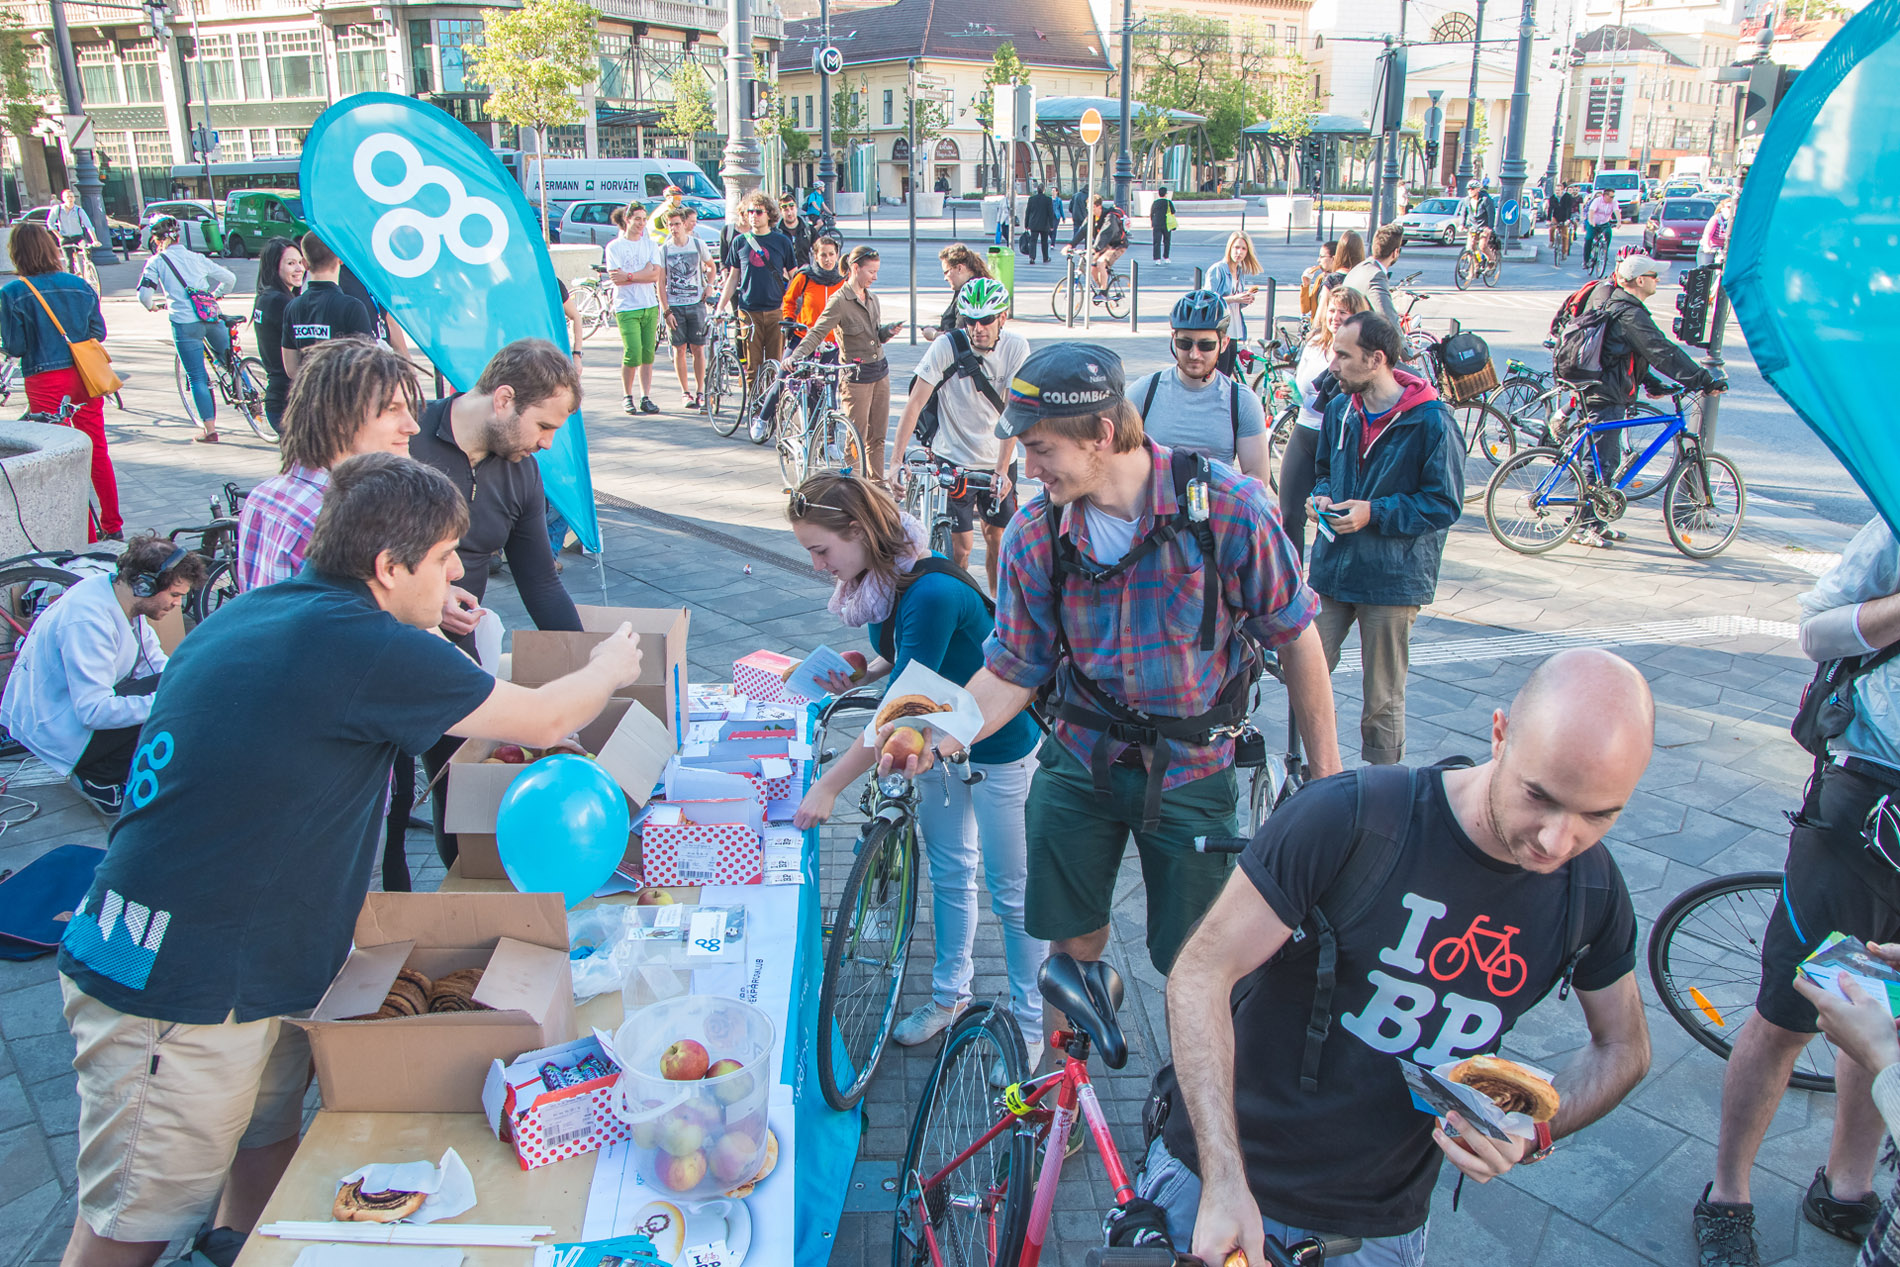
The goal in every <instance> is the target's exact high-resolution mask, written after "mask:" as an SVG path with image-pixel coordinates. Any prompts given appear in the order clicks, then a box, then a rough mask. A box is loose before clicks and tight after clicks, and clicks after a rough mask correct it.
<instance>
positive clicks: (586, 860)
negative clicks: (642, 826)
mask: <svg viewBox="0 0 1900 1267" xmlns="http://www.w3.org/2000/svg"><path fill="white" fill-rule="evenodd" d="M632 826H633V820H632V818H631V816H630V815H629V814H628V812H627V798H626V797H625V796H623V795H622V794H621V791H620V787H619V785H618V784H616V783H615V782H614V781H613V779H612V778H610V777H609V776H608V774H607V772H606V771H605V770H603V769H601V768H600V766H599V765H598V764H596V763H595V762H594V761H593V760H592V759H591V758H589V757H583V756H578V755H576V754H573V753H568V754H566V755H563V756H558V757H547V758H544V759H542V760H540V761H537V762H535V763H534V764H533V765H531V766H529V767H528V769H527V770H526V771H525V772H523V773H522V774H521V776H520V777H518V778H517V779H516V780H515V781H514V782H513V783H510V784H509V785H508V790H507V791H506V792H504V793H503V794H502V798H501V812H500V813H499V814H498V815H497V816H496V819H495V844H496V847H497V848H498V849H499V851H500V853H501V865H502V869H503V870H504V871H506V872H507V873H508V880H509V883H511V884H513V885H514V886H515V888H517V889H519V890H520V891H521V892H523V893H559V894H561V896H562V897H563V898H565V899H566V901H567V909H568V910H570V911H571V910H573V909H574V908H575V907H576V906H578V905H580V904H581V903H582V902H583V901H585V900H587V899H588V898H589V897H591V896H593V893H594V890H595V889H598V888H599V887H600V886H601V885H603V884H605V883H606V882H607V877H608V876H610V875H612V874H613V872H614V868H615V867H617V866H619V865H620V860H621V859H622V858H623V857H625V856H626V853H627V833H628V831H629V830H630V829H631V828H632Z"/></svg>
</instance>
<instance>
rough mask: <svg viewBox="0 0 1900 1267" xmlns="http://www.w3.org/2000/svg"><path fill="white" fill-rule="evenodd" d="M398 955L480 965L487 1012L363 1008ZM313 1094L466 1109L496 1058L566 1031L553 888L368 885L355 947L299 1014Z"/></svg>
mask: <svg viewBox="0 0 1900 1267" xmlns="http://www.w3.org/2000/svg"><path fill="white" fill-rule="evenodd" d="M405 965H407V966H410V967H413V968H415V969H416V970H417V971H419V972H421V973H424V974H425V975H427V976H428V977H430V978H431V979H434V978H436V977H440V976H442V975H444V974H446V973H449V972H453V971H455V970H456V969H458V968H481V969H482V970H483V971H482V979H481V982H480V984H479V985H477V986H476V988H475V995H474V997H475V1001H476V1002H477V1003H483V1004H486V1005H487V1006H489V1007H490V1008H493V1009H494V1010H493V1011H488V1012H444V1013H431V1014H425V1015H422V1016H403V1017H395V1018H392V1019H389V1020H380V1021H363V1020H349V1019H346V1018H348V1017H354V1016H365V1015H372V1014H374V1013H375V1012H376V1011H377V1009H378V1008H380V1007H382V1004H383V998H384V997H385V996H386V995H387V994H388V993H389V987H390V986H391V985H393V984H394V983H395V980H396V973H397V971H398V970H399V969H401V968H402V967H404V966H405ZM294 1024H297V1025H299V1026H301V1027H302V1028H303V1029H305V1030H307V1031H309V1034H310V1049H311V1054H312V1055H313V1056H314V1057H315V1058H316V1066H317V1082H318V1084H319V1085H320V1086H321V1087H322V1088H323V1105H324V1107H325V1108H327V1109H336V1110H341V1111H344V1112H355V1113H474V1112H479V1111H480V1110H481V1105H482V1084H483V1082H484V1080H485V1079H486V1078H487V1077H488V1071H489V1068H490V1066H491V1065H492V1064H493V1063H494V1062H495V1061H496V1060H497V1059H500V1060H503V1061H509V1060H512V1059H514V1057H515V1056H516V1055H517V1054H518V1053H520V1052H523V1051H527V1050H529V1049H532V1048H539V1047H548V1046H552V1045H553V1044H556V1043H565V1042H569V1041H572V1040H573V1038H574V1036H575V1022H574V982H573V976H572V974H571V973H570V972H569V970H568V960H567V911H566V909H565V908H564V906H563V903H562V900H561V895H560V894H558V893H371V894H369V895H368V896H367V897H366V898H365V900H364V902H363V910H362V913H361V914H360V915H358V916H357V920H356V933H355V946H354V948H353V949H352V950H351V951H350V957H349V958H348V959H346V960H344V962H343V967H342V968H341V969H340V970H339V971H338V972H337V975H336V979H335V980H334V981H332V982H331V983H330V988H329V989H328V990H327V991H325V992H324V995H323V999H322V1001H321V1002H319V1003H318V1004H317V1006H316V1010H315V1011H313V1012H312V1013H311V1014H310V1017H309V1019H308V1020H300V1021H296V1022H294Z"/></svg>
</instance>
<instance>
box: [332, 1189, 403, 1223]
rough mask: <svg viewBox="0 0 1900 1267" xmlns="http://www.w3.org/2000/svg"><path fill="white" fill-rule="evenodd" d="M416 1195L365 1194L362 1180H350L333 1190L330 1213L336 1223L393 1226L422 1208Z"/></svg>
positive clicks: (392, 1193) (401, 1193)
mask: <svg viewBox="0 0 1900 1267" xmlns="http://www.w3.org/2000/svg"><path fill="white" fill-rule="evenodd" d="M423 1200H424V1196H423V1194H422V1193H420V1192H365V1191H363V1181H362V1180H361V1179H352V1180H351V1181H350V1182H348V1183H346V1184H344V1185H343V1186H342V1187H341V1188H339V1189H338V1190H337V1194H336V1204H335V1205H333V1206H331V1207H330V1213H331V1214H332V1215H334V1216H335V1217H336V1219H337V1221H338V1222H340V1223H394V1222H396V1221H397V1220H399V1219H406V1218H408V1217H409V1216H410V1215H412V1214H414V1213H415V1212H416V1211H417V1210H420V1209H421V1208H422V1202H423Z"/></svg>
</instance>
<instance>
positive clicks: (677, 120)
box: [660, 62, 719, 158]
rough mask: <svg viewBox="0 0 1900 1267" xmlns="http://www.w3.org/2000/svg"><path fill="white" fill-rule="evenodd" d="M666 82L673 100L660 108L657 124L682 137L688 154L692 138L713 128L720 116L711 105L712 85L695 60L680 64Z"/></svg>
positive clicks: (689, 155)
mask: <svg viewBox="0 0 1900 1267" xmlns="http://www.w3.org/2000/svg"><path fill="white" fill-rule="evenodd" d="M667 82H668V83H669V84H670V85H671V86H672V89H673V100H672V101H670V102H668V103H667V107H666V109H665V110H663V111H661V112H660V126H662V127H664V128H665V129H666V130H667V131H668V132H671V133H672V134H673V135H675V136H677V137H681V138H683V139H684V140H685V142H686V155H687V157H688V158H691V157H692V156H693V148H694V138H695V137H697V136H698V135H699V134H700V133H701V132H710V131H712V129H713V125H714V123H715V122H717V120H718V117H719V116H718V113H717V112H716V111H714V109H713V100H712V85H711V84H710V83H708V82H707V80H706V70H705V68H704V67H703V66H701V65H699V63H697V62H689V63H687V64H686V65H684V66H681V67H680V68H679V69H678V70H676V71H674V72H673V76H672V78H671V79H669V80H668V81H667Z"/></svg>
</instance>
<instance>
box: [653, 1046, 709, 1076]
mask: <svg viewBox="0 0 1900 1267" xmlns="http://www.w3.org/2000/svg"><path fill="white" fill-rule="evenodd" d="M710 1063H711V1062H710V1061H709V1060H708V1059H707V1058H706V1048H705V1046H704V1045H703V1044H701V1043H697V1042H695V1041H693V1040H692V1039H690V1038H682V1039H680V1040H679V1041H678V1042H677V1043H674V1044H673V1045H672V1046H671V1047H668V1048H667V1049H666V1050H665V1051H664V1052H661V1053H660V1076H661V1077H662V1078H665V1079H667V1080H669V1081H671V1082H697V1081H698V1080H699V1079H701V1078H703V1077H705V1076H706V1066H707V1065H708V1064H710Z"/></svg>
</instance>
